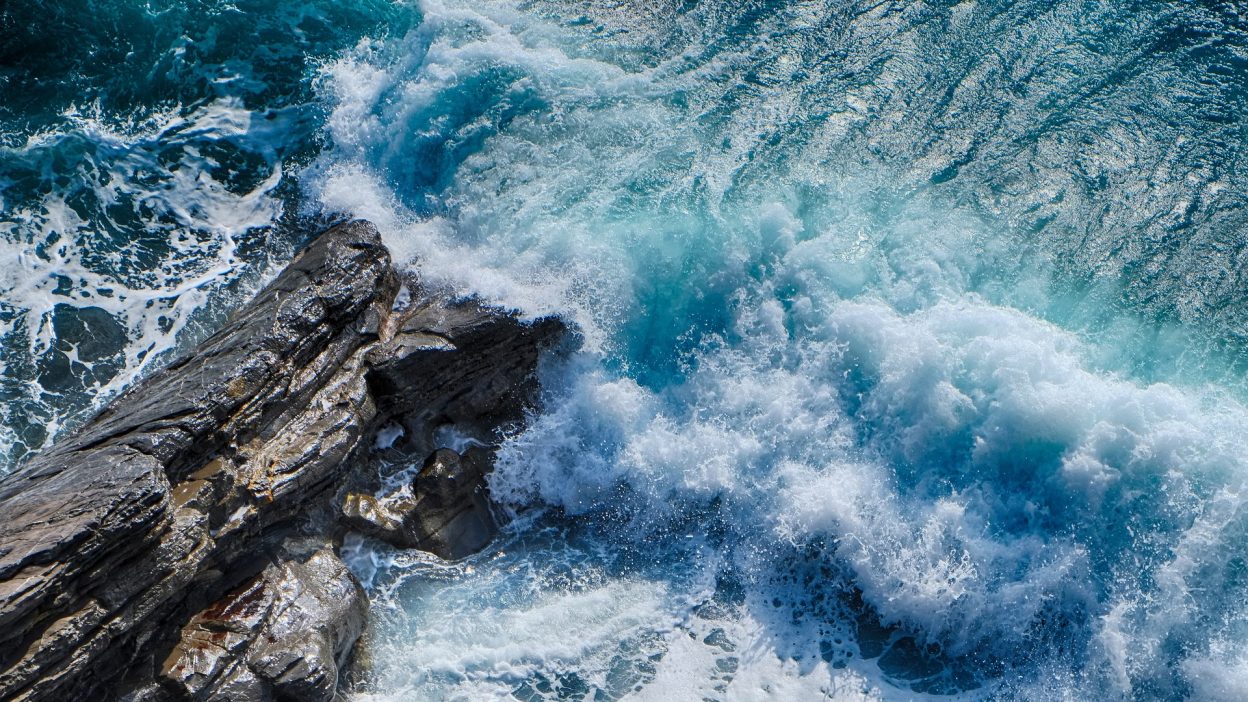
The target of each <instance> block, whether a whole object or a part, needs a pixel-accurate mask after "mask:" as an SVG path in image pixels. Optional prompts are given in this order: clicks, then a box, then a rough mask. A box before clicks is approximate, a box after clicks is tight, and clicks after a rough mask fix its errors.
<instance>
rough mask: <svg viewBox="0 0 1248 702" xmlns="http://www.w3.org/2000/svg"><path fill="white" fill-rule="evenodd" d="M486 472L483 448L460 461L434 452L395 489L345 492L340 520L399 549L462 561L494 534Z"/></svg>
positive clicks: (451, 454)
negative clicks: (419, 551) (372, 491)
mask: <svg viewBox="0 0 1248 702" xmlns="http://www.w3.org/2000/svg"><path fill="white" fill-rule="evenodd" d="M489 467H490V457H489V453H488V452H487V451H485V450H484V449H481V448H477V447H473V448H470V449H468V450H467V451H465V452H464V455H463V456H460V455H459V454H458V453H456V452H454V451H452V450H451V449H448V448H442V449H438V450H437V451H434V452H433V453H432V454H430V456H429V458H428V459H427V460H426V461H425V463H424V465H423V466H422V467H421V469H420V472H418V473H417V474H416V476H415V477H414V478H413V480H411V481H410V482H408V483H405V484H403V485H402V486H400V487H399V489H397V490H393V491H389V492H382V493H381V494H368V493H360V492H348V493H347V494H346V495H345V497H344V498H343V503H342V513H343V518H344V521H345V522H346V523H347V524H348V525H349V526H350V527H352V528H354V529H356V530H358V531H361V532H363V533H365V534H368V535H370V536H373V537H375V538H378V539H381V540H383V541H385V542H387V543H389V544H392V545H394V546H398V547H400V548H418V549H421V550H422V551H429V552H430V553H434V554H437V555H438V556H441V557H442V558H446V559H458V558H463V557H464V556H467V555H469V554H472V553H476V552H477V551H480V550H481V549H482V548H485V546H486V545H487V544H489V542H490V540H491V539H493V537H494V534H495V532H496V531H497V528H496V527H495V524H494V518H493V517H492V516H491V515H490V505H489V501H488V499H487V498H486V484H485V476H486V473H487V471H488V470H489Z"/></svg>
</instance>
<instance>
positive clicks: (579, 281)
mask: <svg viewBox="0 0 1248 702" xmlns="http://www.w3.org/2000/svg"><path fill="white" fill-rule="evenodd" d="M269 5H270V4H269V3H260V2H248V1H243V0H236V1H235V2H233V3H226V2H211V1H208V0H204V1H202V2H172V1H170V2H162V3H148V4H147V5H144V6H142V7H137V6H136V7H131V6H130V5H129V4H126V3H117V2H104V1H102V0H101V1H88V0H78V2H74V3H57V7H58V8H61V9H59V10H57V11H56V12H44V13H43V14H42V15H41V14H39V13H34V12H24V11H22V10H14V9H9V8H8V6H2V7H3V9H0V22H3V23H4V25H3V30H4V31H5V32H8V33H9V34H8V35H7V36H6V37H5V38H4V39H3V42H4V43H3V44H2V45H0V48H2V49H3V50H2V51H0V53H2V54H3V59H4V64H3V72H2V73H0V91H2V92H0V98H2V99H0V103H2V104H0V120H2V123H3V133H2V134H0V141H2V143H3V146H2V147H0V187H2V188H3V190H2V191H0V192H2V195H0V198H2V199H0V211H2V213H3V217H2V219H3V224H0V258H2V259H3V261H2V263H3V267H4V271H5V272H4V273H3V274H0V334H2V335H3V339H4V347H3V357H2V359H3V360H2V362H3V364H4V365H3V368H2V371H3V372H2V378H0V382H2V383H3V385H2V386H0V393H3V395H2V396H0V397H2V398H3V402H4V404H3V411H4V412H5V422H4V430H3V431H4V433H3V434H0V441H2V442H3V446H0V449H2V450H3V451H5V452H6V455H7V456H8V458H7V460H8V461H10V462H12V461H15V460H18V459H19V458H20V456H21V455H23V454H24V453H26V452H28V451H30V450H37V449H38V448H39V447H40V446H41V445H43V443H44V442H45V441H46V440H47V439H48V437H50V436H51V435H53V434H55V432H56V431H57V430H58V429H59V428H60V427H62V426H64V425H67V424H72V422H73V421H75V419H77V418H80V417H81V416H82V414H83V413H84V412H88V411H89V409H90V407H91V406H93V404H95V403H99V402H101V401H103V400H104V399H105V398H106V397H107V396H108V395H109V394H110V393H112V392H115V391H116V390H117V389H119V388H120V387H122V386H123V385H124V384H125V383H126V382H127V381H128V380H129V379H132V378H133V377H134V376H135V375H136V374H138V373H142V372H143V371H144V369H146V368H147V367H149V366H150V365H151V364H153V363H159V362H160V359H161V358H164V357H165V356H164V355H162V354H164V352H165V351H167V350H168V349H171V348H174V347H175V345H178V344H181V345H185V344H188V343H190V342H192V341H193V340H194V339H195V338H196V337H197V336H198V335H200V334H202V333H203V330H206V329H211V328H212V325H213V324H214V322H215V320H218V319H220V318H221V316H222V315H223V314H224V313H225V312H226V311H228V309H229V308H230V306H231V305H234V304H237V303H238V302H239V301H240V300H242V299H245V297H246V292H247V291H248V290H250V289H252V288H253V287H254V285H255V284H256V283H257V282H259V281H261V280H263V279H264V277H265V276H266V275H268V274H270V273H271V272H272V270H274V269H275V268H276V267H277V266H279V265H280V264H281V262H282V260H283V258H284V257H285V256H288V255H289V251H290V250H291V249H292V247H293V246H294V245H296V244H297V243H298V235H297V234H295V232H297V231H300V230H301V228H307V227H309V226H311V225H312V224H315V223H317V222H322V221H328V220H331V219H334V218H340V217H343V216H358V217H366V218H368V219H371V220H372V221H374V222H375V223H376V224H377V225H378V226H379V228H380V229H381V230H382V232H383V234H384V236H385V238H386V241H387V243H388V244H389V245H390V247H391V249H392V251H394V252H395V255H396V258H397V259H399V260H400V261H402V262H403V263H404V264H405V265H409V266H412V267H415V268H416V269H418V270H419V271H420V272H421V273H422V275H424V276H426V277H429V278H432V279H437V280H439V281H443V282H445V283H447V284H450V285H452V286H455V287H456V288H457V289H459V290H462V291H464V292H466V293H467V292H475V293H478V294H480V295H483V296H485V297H486V298H488V299H490V300H492V301H494V302H497V303H500V304H503V305H506V306H509V307H513V308H516V309H519V310H520V311H522V312H523V313H525V314H528V315H541V314H548V313H559V314H562V315H564V316H565V317H566V318H568V319H570V320H572V321H573V322H575V323H576V324H577V325H578V327H579V329H580V332H581V335H582V337H583V344H582V347H581V350H580V351H578V352H577V353H576V354H574V355H573V356H572V357H571V358H569V359H566V360H563V361H561V362H558V363H552V364H550V365H549V366H548V367H546V368H544V369H543V381H544V386H545V397H544V401H543V406H542V409H541V411H540V412H538V413H536V414H535V415H534V416H533V417H532V419H531V422H530V424H529V427H528V428H527V429H526V430H525V431H523V432H522V433H519V434H517V435H515V436H512V437H509V439H508V440H507V442H506V444H505V446H504V448H503V451H502V454H501V459H500V462H499V465H498V466H497V468H496V470H495V473H494V474H493V476H492V477H491V481H490V487H491V491H492V494H493V496H494V498H495V500H496V501H497V502H498V503H499V505H500V508H501V509H502V510H504V511H505V512H507V513H508V514H509V515H510V516H511V518H512V521H511V523H510V525H509V526H508V528H507V529H506V532H505V534H504V535H503V537H501V538H500V539H499V540H498V541H497V542H496V543H495V544H494V545H493V546H492V547H491V548H490V549H488V550H487V551H486V552H484V553H482V554H479V555H477V556H475V557H472V558H470V559H468V560H466V561H463V562H459V563H453V564H448V563H443V562H440V561H438V560H436V559H433V558H431V557H426V556H424V555H421V554H414V553H402V552H392V551H388V550H385V549H382V548H380V547H378V546H377V545H376V544H372V543H365V542H361V541H356V540H352V541H350V542H349V543H348V545H347V552H348V555H349V556H350V559H351V562H352V564H353V567H354V568H355V569H356V571H357V573H358V574H359V575H360V576H361V578H362V579H364V580H365V582H366V583H367V584H368V586H369V588H370V590H371V593H372V596H373V602H374V605H373V615H374V617H373V623H372V625H371V629H370V631H369V633H368V634H367V636H366V639H365V641H364V642H363V644H362V647H361V651H360V654H359V661H358V665H357V670H356V672H355V674H354V676H353V680H352V681H351V690H352V695H353V697H354V698H355V699H358V700H408V699H414V700H425V699H427V700H442V699H462V700H479V699H493V698H499V699H512V698H515V699H520V700H553V699H572V700H613V699H625V698H627V699H641V700H645V699H653V700H685V699H690V700H701V699H709V700H719V699H727V700H753V699H776V700H806V699H836V700H840V699H929V698H930V699H937V698H946V697H952V698H956V699H1029V700H1030V699H1038V700H1048V699H1073V700H1081V699H1096V698H1102V699H1148V700H1153V699H1156V700H1179V699H1202V700H1219V699H1225V700H1240V699H1245V698H1248V504H1246V502H1248V392H1246V389H1248V388H1246V387H1245V377H1246V376H1245V369H1246V368H1248V333H1246V332H1245V329H1246V328H1248V326H1246V325H1245V323H1246V322H1248V304H1245V301H1246V300H1245V298H1246V297H1248V195H1246V194H1245V193H1248V157H1246V155H1245V145H1246V144H1248V109H1246V108H1248V11H1246V10H1244V9H1243V8H1242V6H1238V5H1236V4H1235V3H1230V2H1226V3H1218V2H1185V1H1179V0H1174V1H1172V2H1122V3H1112V4H1111V3H1085V2H1061V1H1059V2H1053V1H1052V0H1045V1H1043V2H1041V1H1034V2H1026V1H1024V2H1002V1H999V0H998V1H995V2H988V1H985V2H974V1H967V2H935V1H933V2H917V3H916V2H889V1H888V0H876V1H874V2H849V1H839V2H837V1H833V0H806V1H797V0H790V1H788V2H779V1H775V2H753V1H751V0H743V1H739V2H700V3H699V2H674V1H673V2H667V1H665V0H660V1H659V2H644V3H643V2H633V1H632V0H616V1H615V2H611V3H597V2H588V1H585V2H573V1H570V0H537V1H532V2H524V3H520V4H516V3H512V2H487V1H477V2H469V1H468V0H424V1H423V2H418V3H389V2H382V1H380V0H377V1H373V2H362V1H359V0H356V1H353V2H311V3H303V4H302V5H295V4H293V3H288V4H285V6H284V9H282V10H280V11H278V10H274V9H272V8H271V7H269ZM296 8H297V9H296ZM92 13H94V14H92ZM87 15H91V16H92V17H97V18H98V17H103V18H104V19H103V20H97V19H91V20H90V21H87V20H84V19H83V17H85V16H87ZM49 34H51V35H54V36H56V37H57V38H58V41H57V42H49V41H47V37H48V35H49Z"/></svg>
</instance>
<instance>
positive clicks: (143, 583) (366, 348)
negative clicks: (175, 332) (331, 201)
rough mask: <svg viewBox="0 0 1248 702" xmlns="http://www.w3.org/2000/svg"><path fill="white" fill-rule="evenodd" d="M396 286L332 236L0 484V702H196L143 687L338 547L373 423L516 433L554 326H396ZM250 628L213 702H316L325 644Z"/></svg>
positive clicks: (510, 319)
mask: <svg viewBox="0 0 1248 702" xmlns="http://www.w3.org/2000/svg"><path fill="white" fill-rule="evenodd" d="M400 285H401V282H400V278H399V276H398V274H397V273H396V271H395V270H394V269H393V267H392V266H391V263H390V257H389V254H388V252H387V251H386V250H385V247H384V246H383V245H382V244H381V241H380V237H379V235H378V234H377V232H376V230H375V229H374V228H373V227H372V225H370V224H368V223H366V222H352V223H348V224H344V225H340V226H337V227H334V228H333V229H331V230H329V231H327V232H325V233H324V234H322V235H321V236H319V237H317V238H316V239H315V240H314V241H313V242H312V243H311V244H310V245H309V246H308V247H307V249H306V250H305V251H304V252H303V253H301V254H300V255H299V256H298V257H297V258H296V259H295V260H294V261H293V262H291V264H290V265H289V266H288V267H287V268H286V269H285V270H284V271H282V273H281V274H280V275H278V276H277V278H276V279H275V280H274V281H273V282H272V283H270V284H269V285H268V286H266V287H265V288H264V289H263V290H262V291H261V292H260V293H259V294H258V295H257V296H256V298H255V299H254V300H252V301H251V302H250V303H249V304H248V305H246V306H245V307H243V308H242V309H241V310H239V311H238V312H237V313H236V314H235V315H234V316H233V317H232V318H231V319H230V321H229V322H228V323H226V325H225V326H224V327H223V328H222V329H221V330H220V331H218V332H217V333H216V334H214V335H213V336H212V337H210V338H209V339H207V340H206V341H205V342H203V343H202V344H200V345H199V346H198V347H196V348H195V349H193V350H192V351H191V352H189V353H188V354H186V355H185V356H183V357H182V358H180V359H179V360H177V361H175V362H173V363H172V364H170V365H169V366H168V367H166V368H164V369H162V370H160V371H157V372H155V373H153V374H151V375H150V376H149V377H147V378H146V379H144V380H142V381H141V382H139V383H137V384H136V385H134V386H133V387H132V388H130V389H129V390H128V391H127V392H126V393H125V394H123V395H122V396H120V397H118V398H117V399H116V400H115V401H114V402H113V403H111V404H110V405H109V406H108V407H107V408H106V409H105V410H104V411H102V412H101V413H100V414H99V415H98V416H96V417H95V418H94V419H93V420H91V421H90V422H89V423H87V424H86V425H85V426H83V427H81V428H79V429H78V430H77V431H74V432H72V433H71V434H69V435H68V436H66V437H64V438H63V439H62V440H60V441H59V442H58V443H56V444H55V445H54V446H53V447H52V448H51V449H49V450H47V451H46V452H44V453H42V454H40V455H38V456H36V457H34V458H33V459H32V460H30V461H28V462H27V463H26V464H25V465H23V466H22V467H20V468H19V469H17V470H16V471H14V472H13V473H11V474H10V475H8V476H6V477H4V478H3V480H0V699H4V700H42V699H57V700H61V699H109V698H114V697H118V696H123V695H124V696H126V697H128V698H129V699H134V700H139V699H156V698H154V697H151V695H153V694H157V695H163V696H168V694H171V692H170V691H177V690H181V692H179V694H181V695H183V696H186V695H190V696H192V697H194V696H196V695H198V694H200V693H199V692H196V691H195V690H194V689H193V687H194V682H193V681H192V682H188V683H187V685H184V686H182V687H181V688H178V687H177V686H176V685H175V686H173V687H170V684H166V685H164V687H163V688H162V689H163V690H164V692H163V693H162V692H154V691H153V690H156V688H153V686H152V683H153V681H155V680H156V679H157V677H158V674H159V672H160V671H161V670H163V669H164V666H163V664H164V662H165V661H166V660H167V659H168V657H169V655H170V651H172V650H173V649H174V647H175V646H178V645H181V642H182V641H183V640H184V638H185V632H186V628H185V627H187V626H190V622H191V621H192V619H193V618H194V617H197V616H199V615H200V614H202V613H203V612H204V611H205V608H206V607H208V606H209V605H211V604H213V603H216V602H220V601H222V598H223V597H226V596H227V593H230V592H235V591H236V588H238V587H240V586H244V584H245V583H248V582H256V581H254V580H253V579H254V578H255V577H256V576H257V574H260V573H268V572H269V571H268V570H266V569H267V568H269V566H270V562H269V561H270V560H271V559H272V556H271V555H269V556H266V555H265V554H273V553H275V552H277V549H279V547H280V545H281V544H282V543H284V542H286V541H287V539H288V538H289V537H291V535H296V534H303V535H307V536H317V537H318V538H321V539H322V540H323V539H325V538H332V537H333V535H334V534H335V530H336V529H337V527H335V520H334V519H333V515H334V513H335V511H336V510H335V509H334V504H333V497H334V496H335V495H338V494H340V492H341V490H342V489H343V486H344V484H345V481H346V479H347V478H348V477H349V476H350V475H351V474H352V473H353V471H355V472H358V471H371V470H373V469H374V466H372V465H371V464H370V463H369V461H368V459H367V454H368V450H369V448H371V446H370V441H369V440H368V439H369V438H370V437H372V436H373V433H374V431H375V430H376V427H377V426H379V425H380V424H382V423H396V422H397V423H401V424H402V425H403V426H404V427H405V428H406V430H407V432H408V434H409V436H410V437H411V440H412V441H413V442H416V443H419V442H427V441H430V440H431V437H432V433H433V428H434V427H435V426H436V425H438V424H443V423H446V422H463V423H464V424H465V425H470V424H471V425H474V426H477V427H484V428H486V429H487V430H489V429H490V428H491V427H492V428H493V429H497V427H498V423H499V422H510V421H517V419H518V418H519V417H521V416H522V408H523V406H524V403H525V401H526V399H527V398H528V397H529V396H530V395H531V393H532V390H533V388H534V382H535V381H534V380H533V373H534V368H535V365H536V363H537V358H538V355H539V352H540V348H541V347H542V346H544V345H549V344H553V343H555V342H556V341H557V339H558V338H560V336H561V335H562V331H563V327H562V325H561V324H560V323H559V322H558V321H556V320H538V321H537V322H533V323H524V322H521V321H520V320H517V319H516V318H515V317H514V316H511V315H508V314H505V313H503V312H500V311H498V310H492V309H489V308H486V307H483V306H481V305H479V304H476V303H474V302H471V301H464V300H454V299H450V298H447V297H445V296H442V295H439V294H437V293H436V292H433V291H429V290H426V289H424V288H422V287H421V286H420V285H419V283H418V282H417V281H409V283H408V286H409V289H410V290H411V291H413V292H414V294H413V295H411V296H410V299H411V303H410V304H408V305H405V306H402V307H401V308H399V309H396V305H395V300H396V296H397V294H398V292H399V289H400ZM291 567H292V568H293V567H294V566H291ZM267 577H268V576H261V580H263V581H264V582H268V583H272V582H274V581H273V580H272V579H271V578H270V579H268V580H265V578H267ZM296 580H297V579H296ZM244 587H245V586H244ZM289 611H292V612H294V611H296V610H289ZM309 616H311V615H309ZM237 621H242V620H236V623H237ZM192 630H194V627H192ZM266 631H268V632H269V633H270V634H271V635H273V636H277V637H278V640H277V641H275V642H274V646H275V648H273V649H272V650H271V651H270V652H269V653H268V654H266V655H267V657H266V658H262V659H261V658H254V657H253V655H259V654H257V653H256V652H257V651H259V650H261V649H260V648H256V647H255V646H253V644H251V643H248V644H247V645H246V646H244V647H243V648H242V649H239V650H244V649H245V650H246V651H247V652H248V653H247V657H246V658H245V659H243V658H238V657H237V656H234V657H233V658H229V656H226V657H223V658H221V662H222V664H224V663H225V662H226V661H227V658H228V659H229V661H230V662H229V665H231V666H233V668H231V669H232V670H235V671H236V672H237V675H236V676H234V677H229V676H227V677H226V678H222V680H228V684H226V683H225V682H222V683H221V684H220V685H218V686H217V687H216V688H213V689H215V690H216V691H217V692H214V693H213V694H218V693H219V694H221V695H225V696H226V698H231V699H233V698H235V697H234V696H235V695H236V696H237V698H238V699H245V698H246V697H245V695H250V694H252V693H251V692H243V691H244V690H256V689H268V688H265V685H269V686H271V687H272V689H273V690H275V691H277V690H279V688H280V689H289V690H297V691H298V690H305V687H301V686H307V687H306V690H307V693H306V694H308V695H313V696H312V697H304V694H305V693H304V692H292V693H291V696H290V698H291V699H305V698H306V699H316V697H315V695H318V694H321V693H320V692H318V691H320V690H322V688H323V684H322V682H318V681H319V680H321V678H322V677H324V675H327V673H326V671H328V670H330V668H329V666H328V663H327V662H326V661H328V660H329V659H331V658H332V659H337V658H338V655H339V650H338V649H339V644H340V643H341V641H339V640H338V639H333V640H334V641H335V643H334V645H333V646H331V648H332V649H333V655H332V656H330V655H328V654H326V652H325V650H322V649H317V650H316V651H313V650H311V649H306V650H305V649H302V648H300V646H302V645H303V644H301V643H298V642H299V641H304V642H306V641H308V640H309V639H308V637H307V636H306V635H304V634H302V633H300V634H297V635H296V634H292V636H295V639H292V641H282V640H280V635H281V633H282V632H283V631H285V630H283V629H282V628H281V627H276V626H268V628H267V629H266ZM349 631H350V630H348V633H349ZM331 638H333V637H331ZM346 638H351V637H350V636H348V637H346ZM348 645H349V644H348ZM322 648H323V647H322ZM227 649H228V647H227ZM291 651H301V653H300V654H299V655H300V656H301V659H300V660H303V661H304V662H305V663H306V666H303V667H300V666H301V665H303V664H294V663H291V661H292V660H293V659H291V658H289V656H290V655H291V654H290V652H291ZM188 655H189V654H188ZM231 655H233V654H231ZM264 661H268V663H264ZM187 663H188V665H192V666H193V665H199V664H200V662H197V661H195V660H191V659H188V661H187ZM288 663H289V664H291V666H292V667H289V668H285V669H284V670H286V672H284V673H280V674H279V673H278V672H276V671H277V670H278V668H282V666H285V665H287V664H288ZM214 665H215V664H214ZM298 671H304V672H303V673H299V672H298ZM220 674H224V673H219V674H218V675H217V676H215V677H214V679H216V677H219V675H220ZM283 676H286V677H285V678H283ZM318 676H319V677H318ZM252 678H255V680H252ZM296 678H298V680H296ZM257 686H259V687H257ZM283 686H285V687H283ZM205 689H206V688H205ZM230 690H234V692H230ZM275 694H276V692H275Z"/></svg>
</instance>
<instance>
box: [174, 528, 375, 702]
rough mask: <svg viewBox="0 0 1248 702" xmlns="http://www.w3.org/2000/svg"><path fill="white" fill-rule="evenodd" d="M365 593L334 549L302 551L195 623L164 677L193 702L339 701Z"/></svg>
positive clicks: (361, 625) (360, 624) (362, 614)
mask: <svg viewBox="0 0 1248 702" xmlns="http://www.w3.org/2000/svg"><path fill="white" fill-rule="evenodd" d="M367 612H368V601H367V598H366V597H365V595H364V590H363V588H362V587H361V586H360V584H359V583H358V582H357V581H356V579H355V577H354V576H353V575H351V572H350V571H348V570H347V567H346V566H345V565H344V564H343V563H342V561H340V560H339V559H338V557H337V556H335V555H334V553H333V551H332V550H331V549H330V548H327V547H322V548H319V549H315V550H311V551H310V552H307V551H305V552H304V553H299V552H298V550H297V547H296V549H295V550H294V552H291V549H287V552H286V553H284V554H283V557H282V558H280V559H279V560H277V561H276V562H274V563H273V564H272V565H270V566H268V567H267V568H265V569H264V570H263V571H262V572H261V573H260V574H259V575H257V576H255V577H254V578H252V579H251V580H249V581H248V582H246V583H244V584H243V585H242V586H240V587H239V588H237V589H236V590H234V591H233V592H231V593H229V594H228V595H226V596H225V597H224V598H222V599H220V600H218V601H217V602H215V603H213V604H212V605H211V606H209V607H207V608H206V609H204V610H203V611H201V612H199V613H198V614H196V615H195V616H194V617H192V618H191V621H190V622H188V623H187V625H186V626H185V627H183V628H182V635H181V638H180V639H179V641H178V643H177V644H176V645H175V646H174V649H173V651H172V652H171V653H170V654H169V657H168V658H167V659H166V660H165V663H164V665H163V666H162V669H161V673H160V675H161V681H160V682H161V683H162V684H163V685H164V686H165V687H166V688H167V689H168V690H169V691H170V692H172V693H174V694H176V695H178V696H180V697H184V698H190V699H196V700H213V701H214V702H215V701H220V702H230V701H233V700H239V701H242V700H269V699H297V700H326V701H327V700H332V699H333V698H334V694H335V691H336V689H337V685H338V673H339V668H340V667H341V666H342V665H343V664H344V663H345V662H346V657H347V654H348V653H349V652H350V650H351V645H352V644H353V643H354V642H355V640H356V639H357V638H359V636H360V632H362V631H363V629H364V617H365V615H366V614H367Z"/></svg>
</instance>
